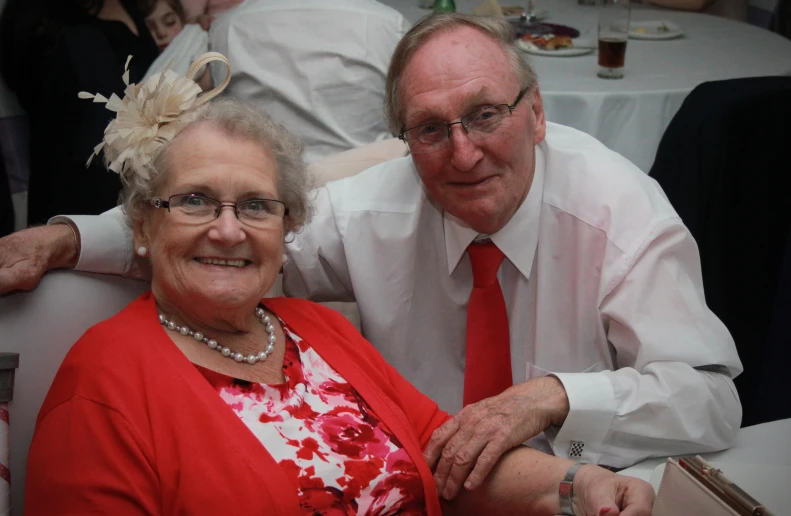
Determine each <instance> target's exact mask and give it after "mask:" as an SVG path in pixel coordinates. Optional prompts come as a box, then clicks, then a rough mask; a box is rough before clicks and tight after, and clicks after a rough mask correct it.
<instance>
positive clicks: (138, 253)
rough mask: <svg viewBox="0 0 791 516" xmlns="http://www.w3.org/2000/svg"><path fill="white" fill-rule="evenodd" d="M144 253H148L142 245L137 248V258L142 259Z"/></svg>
mask: <svg viewBox="0 0 791 516" xmlns="http://www.w3.org/2000/svg"><path fill="white" fill-rule="evenodd" d="M146 253H148V249H146V248H145V247H143V246H142V245H141V246H140V247H138V248H137V256H140V257H143V256H145V255H146Z"/></svg>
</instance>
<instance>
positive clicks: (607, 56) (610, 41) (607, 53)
mask: <svg viewBox="0 0 791 516" xmlns="http://www.w3.org/2000/svg"><path fill="white" fill-rule="evenodd" d="M629 14H630V0H602V1H601V5H600V7H599V73H598V74H597V75H598V76H599V77H601V78H603V79H620V78H622V77H623V68H624V62H625V59H626V42H627V40H628V39H629Z"/></svg>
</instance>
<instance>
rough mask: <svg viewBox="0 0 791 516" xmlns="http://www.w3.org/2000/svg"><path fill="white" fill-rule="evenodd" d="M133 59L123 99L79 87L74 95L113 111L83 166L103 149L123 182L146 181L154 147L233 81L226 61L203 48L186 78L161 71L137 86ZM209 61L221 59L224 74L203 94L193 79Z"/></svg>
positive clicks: (155, 152) (155, 149) (172, 133)
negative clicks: (225, 69) (133, 79)
mask: <svg viewBox="0 0 791 516" xmlns="http://www.w3.org/2000/svg"><path fill="white" fill-rule="evenodd" d="M131 59H132V56H129V58H128V59H127V60H126V64H125V65H124V75H123V80H124V84H125V85H126V90H124V98H119V97H118V96H117V95H116V94H115V93H113V94H112V95H111V96H110V98H109V99H108V98H106V97H104V96H103V95H101V94H99V93H97V94H95V95H94V94H91V93H87V92H84V91H82V92H80V93H79V94H78V96H79V98H81V99H93V101H94V102H102V103H105V104H106V107H107V109H109V110H110V111H113V112H115V113H117V115H116V117H115V119H114V120H112V121H111V122H110V123H109V124H108V125H107V128H106V129H105V130H104V138H103V139H102V142H101V143H99V145H97V146H96V147H94V149H93V154H91V156H90V158H89V159H88V163H87V164H86V166H87V165H90V164H91V160H93V158H94V156H98V155H99V153H101V151H102V149H104V152H105V156H106V157H107V160H108V161H109V165H108V168H109V169H110V170H112V171H113V172H116V173H118V174H120V175H121V178H122V179H124V180H125V181H126V182H132V181H131V180H132V176H134V175H137V176H139V177H140V178H142V179H145V180H148V179H150V172H149V167H148V165H149V164H150V163H151V161H152V160H153V159H154V157H155V156H156V155H157V153H158V151H159V150H160V149H161V148H162V147H163V146H164V145H166V144H167V143H168V142H170V141H171V140H172V139H173V138H174V137H175V136H176V135H177V134H178V133H179V132H180V131H181V129H183V128H184V126H185V124H186V123H187V121H188V120H187V117H186V115H188V114H189V112H190V111H191V110H193V109H195V108H196V107H198V106H200V105H201V104H204V103H206V102H208V101H210V100H211V99H213V98H214V97H216V96H217V95H219V94H220V93H221V92H222V91H223V90H224V89H225V87H226V86H228V82H229V81H230V80H231V66H230V63H228V59H226V57H225V56H224V55H222V54H220V53H218V52H207V53H205V54H203V55H201V56H200V57H198V58H197V59H196V60H195V62H194V63H192V65H191V66H190V68H189V70H187V75H186V76H184V77H182V76H180V75H179V74H177V73H176V72H174V71H172V70H170V69H165V70H162V71H161V72H157V73H155V74H154V75H152V76H151V77H149V78H148V79H147V80H145V81H143V82H141V83H140V84H134V83H132V84H129V61H130V60H131ZM212 61H222V62H223V63H225V65H226V66H227V67H228V73H227V74H226V76H225V80H223V82H222V83H221V84H220V85H219V86H217V87H216V88H214V89H213V90H211V91H208V92H206V93H204V94H203V95H201V92H202V90H201V88H200V86H198V84H197V83H196V82H195V81H194V80H193V77H195V74H197V73H198V71H199V70H200V69H201V68H203V67H204V66H205V65H206V64H208V63H210V62H212Z"/></svg>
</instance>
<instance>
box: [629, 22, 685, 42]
mask: <svg viewBox="0 0 791 516" xmlns="http://www.w3.org/2000/svg"><path fill="white" fill-rule="evenodd" d="M663 27H664V28H666V29H668V30H663V29H662V28H663ZM683 35H684V29H682V28H681V27H680V26H679V25H678V24H677V23H673V22H671V21H667V20H648V21H633V22H631V23H630V24H629V37H630V38H632V39H654V40H659V39H676V38H680V37H681V36H683Z"/></svg>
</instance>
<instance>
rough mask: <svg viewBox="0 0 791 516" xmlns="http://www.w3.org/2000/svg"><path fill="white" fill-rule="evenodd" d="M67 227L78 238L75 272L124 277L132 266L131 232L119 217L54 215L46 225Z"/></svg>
mask: <svg viewBox="0 0 791 516" xmlns="http://www.w3.org/2000/svg"><path fill="white" fill-rule="evenodd" d="M47 224H48V225H52V224H69V225H70V226H72V227H75V228H76V229H77V232H78V234H79V235H80V256H79V259H78V260H77V265H76V267H74V269H75V270H78V271H85V272H100V273H104V274H118V275H125V274H127V273H128V272H129V270H130V269H131V267H132V257H133V256H134V252H133V250H132V247H133V243H132V235H131V232H132V229H131V228H130V227H129V226H128V225H127V224H125V223H124V218H123V217H114V216H102V217H97V216H93V215H68V216H65V215H58V216H56V217H52V218H51V219H49V221H48V222H47Z"/></svg>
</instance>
